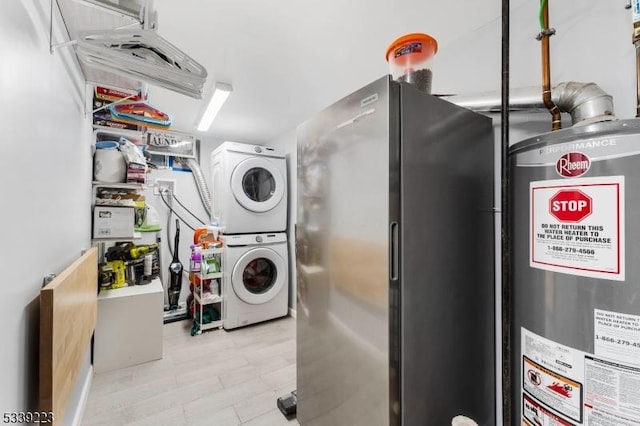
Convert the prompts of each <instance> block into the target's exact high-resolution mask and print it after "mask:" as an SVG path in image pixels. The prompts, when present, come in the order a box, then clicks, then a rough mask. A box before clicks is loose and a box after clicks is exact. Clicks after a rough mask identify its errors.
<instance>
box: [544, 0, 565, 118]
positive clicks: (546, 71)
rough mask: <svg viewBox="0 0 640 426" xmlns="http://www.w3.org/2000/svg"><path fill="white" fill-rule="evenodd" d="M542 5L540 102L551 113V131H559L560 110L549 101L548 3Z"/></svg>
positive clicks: (549, 33)
mask: <svg viewBox="0 0 640 426" xmlns="http://www.w3.org/2000/svg"><path fill="white" fill-rule="evenodd" d="M540 3H544V6H543V9H542V25H543V28H542V31H541V32H540V41H541V42H542V101H543V102H544V106H546V107H547V109H548V110H549V112H550V113H551V130H560V129H561V128H562V121H561V118H560V109H559V108H558V107H557V106H556V104H555V103H554V102H553V100H552V99H551V65H550V62H551V60H550V55H549V37H550V36H551V34H552V32H550V31H548V30H549V1H548V0H547V1H545V0H540Z"/></svg>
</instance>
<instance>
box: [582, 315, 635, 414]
mask: <svg viewBox="0 0 640 426" xmlns="http://www.w3.org/2000/svg"><path fill="white" fill-rule="evenodd" d="M593 317H594V318H593V340H594V348H595V351H594V352H595V354H596V355H598V356H602V357H605V358H607V359H612V360H616V361H617V362H620V363H625V364H631V365H636V366H638V367H640V316H638V315H629V314H622V313H620V312H611V311H603V310H601V309H594V313H593ZM639 386H640V383H639ZM638 390H639V391H640V388H639V389H638ZM638 401H639V402H640V395H639V397H638Z"/></svg>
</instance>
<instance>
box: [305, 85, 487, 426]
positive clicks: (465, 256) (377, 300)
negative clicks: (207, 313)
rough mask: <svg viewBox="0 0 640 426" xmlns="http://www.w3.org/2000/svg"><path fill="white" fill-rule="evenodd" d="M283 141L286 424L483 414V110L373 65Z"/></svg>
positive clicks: (438, 421) (413, 421) (441, 424)
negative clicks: (286, 167) (290, 184)
mask: <svg viewBox="0 0 640 426" xmlns="http://www.w3.org/2000/svg"><path fill="white" fill-rule="evenodd" d="M297 148H298V154H297V155H298V156H297V222H296V257H297V261H296V278H297V309H296V311H297V397H298V407H297V410H298V414H297V417H298V421H299V423H300V424H301V425H327V426H340V425H345V426H354V425H366V426H374V425H420V426H424V425H434V426H445V425H450V424H451V420H452V418H453V417H455V416H457V415H465V416H467V417H470V418H472V419H473V420H475V421H476V422H477V423H478V424H480V425H491V426H493V425H494V424H495V365H494V364H495V350H494V346H495V339H494V209H493V206H494V139H493V127H492V122H491V120H490V119H489V118H487V117H484V116H481V115H479V114H476V113H474V112H471V111H468V110H466V109H463V108H460V107H458V106H456V105H453V104H451V103H449V102H447V101H444V100H441V99H438V98H437V97H434V96H431V95H427V94H425V93H423V92H421V91H419V90H418V89H416V88H415V87H413V86H411V85H408V84H406V83H402V84H399V83H396V82H394V81H392V80H390V78H389V77H384V78H381V79H379V80H377V81H375V82H373V83H372V84H370V85H368V86H366V87H364V88H362V89H360V90H358V91H357V92H355V93H353V94H351V95H349V96H347V97H345V98H343V99H342V100H340V101H338V102H336V103H335V104H334V105H332V106H330V107H329V108H327V109H325V110H324V111H322V112H321V113H319V114H318V115H317V116H315V117H314V118H312V119H311V120H309V121H307V122H305V123H303V124H301V125H300V126H299V128H298V131H297Z"/></svg>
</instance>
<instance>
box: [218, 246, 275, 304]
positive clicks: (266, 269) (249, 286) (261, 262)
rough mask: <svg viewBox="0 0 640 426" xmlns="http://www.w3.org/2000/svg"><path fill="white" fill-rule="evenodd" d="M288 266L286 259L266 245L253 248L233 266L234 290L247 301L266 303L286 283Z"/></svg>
mask: <svg viewBox="0 0 640 426" xmlns="http://www.w3.org/2000/svg"><path fill="white" fill-rule="evenodd" d="M286 267H287V265H286V263H285V261H284V260H283V259H282V257H280V256H279V255H278V253H276V252H275V251H273V250H271V249H268V248H264V247H258V248H254V249H251V250H249V251H248V252H246V253H245V254H243V255H242V256H241V257H240V259H238V261H237V262H236V264H235V265H234V266H233V272H232V274H231V285H232V287H233V291H234V292H235V294H236V296H238V298H239V299H240V300H242V301H243V302H245V303H249V304H252V305H259V304H261V303H266V302H268V301H270V300H271V299H273V298H274V297H275V296H276V295H277V294H278V293H279V292H280V290H282V287H283V286H284V285H285V282H286V280H285V277H286V271H287V270H286Z"/></svg>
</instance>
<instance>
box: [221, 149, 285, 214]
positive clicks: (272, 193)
mask: <svg viewBox="0 0 640 426" xmlns="http://www.w3.org/2000/svg"><path fill="white" fill-rule="evenodd" d="M286 190H287V188H286V185H285V180H284V176H282V173H280V171H279V170H278V168H277V167H276V165H275V164H274V163H273V162H272V161H270V160H268V159H267V158H263V157H254V158H248V159H246V160H244V161H241V162H240V163H239V164H238V165H237V166H236V167H235V169H233V172H232V173H231V192H232V193H233V196H234V197H235V199H236V200H237V201H238V203H240V205H241V206H242V207H244V208H245V209H247V210H250V211H252V212H256V213H264V212H267V211H269V210H271V209H273V208H274V207H275V206H277V205H278V203H280V201H281V200H282V197H284V194H285V191H286Z"/></svg>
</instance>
